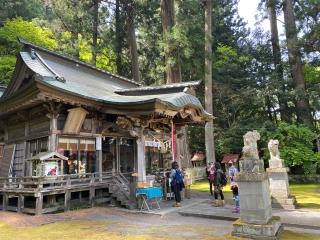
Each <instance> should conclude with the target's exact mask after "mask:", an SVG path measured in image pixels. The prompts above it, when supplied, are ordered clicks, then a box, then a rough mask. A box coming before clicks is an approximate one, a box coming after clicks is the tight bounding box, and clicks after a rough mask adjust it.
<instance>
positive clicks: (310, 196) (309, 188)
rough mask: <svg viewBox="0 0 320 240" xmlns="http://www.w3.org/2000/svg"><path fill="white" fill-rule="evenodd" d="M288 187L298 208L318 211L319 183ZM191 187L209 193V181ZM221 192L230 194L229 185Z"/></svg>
mask: <svg viewBox="0 0 320 240" xmlns="http://www.w3.org/2000/svg"><path fill="white" fill-rule="evenodd" d="M289 188H290V192H291V195H293V196H295V197H296V199H297V202H298V206H299V207H300V208H305V209H311V210H316V211H320V184H290V186H289ZM191 189H192V190H195V191H199V192H207V193H209V183H208V181H207V180H203V181H198V182H195V183H194V184H192V185H191ZM223 192H225V193H226V196H231V189H230V185H227V186H225V187H224V188H223Z"/></svg>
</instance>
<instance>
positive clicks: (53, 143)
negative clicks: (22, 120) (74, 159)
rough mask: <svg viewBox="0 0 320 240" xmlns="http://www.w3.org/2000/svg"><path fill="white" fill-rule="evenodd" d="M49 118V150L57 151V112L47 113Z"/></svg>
mask: <svg viewBox="0 0 320 240" xmlns="http://www.w3.org/2000/svg"><path fill="white" fill-rule="evenodd" d="M47 116H48V117H49V118H50V135H49V143H48V146H49V149H48V150H49V152H55V151H57V129H58V114H48V115H47Z"/></svg>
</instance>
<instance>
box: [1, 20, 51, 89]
mask: <svg viewBox="0 0 320 240" xmlns="http://www.w3.org/2000/svg"><path fill="white" fill-rule="evenodd" d="M17 37H22V38H24V39H26V40H28V41H30V42H33V43H35V44H38V45H40V46H43V47H46V48H49V49H54V48H55V47H56V46H57V42H56V41H55V40H54V38H53V34H52V32H51V31H50V30H49V29H47V28H42V27H39V26H38V25H37V24H36V23H35V22H29V21H25V20H23V19H22V18H21V17H18V18H15V19H11V20H7V21H6V22H5V25H4V26H3V27H2V28H0V82H1V83H4V84H7V83H8V82H9V81H10V79H11V76H12V73H13V70H14V66H15V62H16V61H15V55H16V54H17V53H18V51H20V50H21V44H19V43H18V40H17Z"/></svg>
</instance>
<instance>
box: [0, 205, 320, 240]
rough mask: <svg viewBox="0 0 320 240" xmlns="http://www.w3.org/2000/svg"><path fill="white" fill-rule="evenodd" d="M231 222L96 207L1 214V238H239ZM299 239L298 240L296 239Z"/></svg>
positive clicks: (288, 235)
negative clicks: (47, 212) (55, 212)
mask: <svg viewBox="0 0 320 240" xmlns="http://www.w3.org/2000/svg"><path fill="white" fill-rule="evenodd" d="M231 231H232V222H228V221H220V220H213V219H203V218H194V217H182V216H180V215H179V214H178V213H176V212H173V213H170V214H166V215H164V216H160V215H154V214H145V213H131V212H129V211H127V210H124V209H120V208H115V207H108V208H105V207H99V208H90V209H82V210H77V211H70V212H65V213H58V214H45V215H41V216H30V215H25V214H17V213H10V212H0V239H3V240H11V239H14V240H15V239H23V240H29V239H30V240H31V239H32V240H37V239H41V240H43V239H48V240H51V239H59V240H61V239H77V240H80V239H91V240H95V239H112V240H118V239H130V240H131V239H137V240H140V239H141V240H142V239H146V240H148V239H193V240H194V239H195V240H196V239H208V240H210V239H218V240H219V239H220V240H222V239H240V238H234V237H232V236H231V235H230V233H231ZM297 237H298V238H297ZM281 239H304V240H309V239H310V240H311V239H320V234H319V235H316V234H312V235H309V234H305V233H299V232H294V231H286V232H285V233H284V234H283V237H281Z"/></svg>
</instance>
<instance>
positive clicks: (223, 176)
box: [220, 172, 228, 186]
mask: <svg viewBox="0 0 320 240" xmlns="http://www.w3.org/2000/svg"><path fill="white" fill-rule="evenodd" d="M220 182H221V185H222V186H226V185H227V183H228V179H227V176H226V174H225V173H224V172H222V173H221V179H220Z"/></svg>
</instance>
